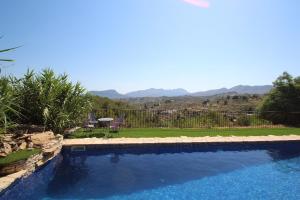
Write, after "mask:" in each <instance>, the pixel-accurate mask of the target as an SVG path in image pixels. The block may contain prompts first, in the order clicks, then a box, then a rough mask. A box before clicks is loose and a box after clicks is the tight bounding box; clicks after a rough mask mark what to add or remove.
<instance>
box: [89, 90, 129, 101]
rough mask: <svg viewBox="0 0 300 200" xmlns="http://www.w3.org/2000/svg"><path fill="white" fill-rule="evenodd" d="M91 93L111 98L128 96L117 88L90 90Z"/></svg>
mask: <svg viewBox="0 0 300 200" xmlns="http://www.w3.org/2000/svg"><path fill="white" fill-rule="evenodd" d="M90 93H91V94H93V95H96V96H100V97H107V98H110V99H122V98H126V97H125V95H123V94H120V93H118V92H117V91H116V90H103V91H90Z"/></svg>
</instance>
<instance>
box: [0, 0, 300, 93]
mask: <svg viewBox="0 0 300 200" xmlns="http://www.w3.org/2000/svg"><path fill="white" fill-rule="evenodd" d="M299 10H300V1H298V0H288V1H283V0H263V1H262V0H88V1H87V0H45V1H41V0H26V1H20V0H1V6H0V24H1V28H0V35H4V38H2V39H1V40H0V47H1V48H6V47H11V46H15V45H23V47H22V48H20V49H18V50H16V51H14V52H11V53H7V54H6V55H5V56H4V55H3V56H4V57H8V58H14V59H15V60H16V62H15V63H14V64H13V65H11V64H9V65H6V67H5V70H4V71H5V72H6V73H11V74H15V75H17V76H20V75H22V74H23V73H24V72H26V70H27V68H31V69H35V70H37V71H39V70H40V69H43V68H46V67H51V68H53V69H54V70H55V71H56V72H58V73H64V72H66V73H68V74H69V75H70V78H71V79H72V81H79V82H81V83H82V84H83V85H84V86H85V87H86V88H87V89H88V90H103V89H111V88H114V89H117V90H118V91H120V92H127V91H132V90H138V89H146V88H150V87H154V88H166V89H170V88H185V89H187V90H189V91H201V90H207V89H214V88H220V87H231V86H235V85H238V84H249V85H262V84H271V83H272V81H273V80H274V79H275V78H276V77H277V76H278V75H279V74H281V73H282V72H283V71H288V72H289V73H291V74H292V75H295V76H296V75H300V64H299V63H300V20H299V19H300V12H299ZM3 56H2V57H3Z"/></svg>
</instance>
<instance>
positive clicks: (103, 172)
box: [0, 142, 300, 200]
mask: <svg viewBox="0 0 300 200" xmlns="http://www.w3.org/2000/svg"><path fill="white" fill-rule="evenodd" d="M0 199H13V200H18V199H26V200H27V199H30V200H34V199H44V200H64V199H68V200H70V199H107V200H126V199H132V200H135V199H136V200H142V199H150V200H151V199H158V200H162V199H163V200H168V199H188V200H193V199H195V200H199V199H237V200H241V199H255V200H257V199H289V200H296V199H297V200H298V199H300V143H297V142H293V143H291V142H289V143H275V144H273V143H272V144H270V143H269V144H227V145H217V144H210V145H188V144H186V145H167V146H166V145H164V146H157V145H156V146H153V145H151V146H139V147H138V146H129V147H120V146H119V147H109V148H108V147H105V148H104V147H101V148H100V147H90V148H88V149H87V150H86V151H85V152H72V151H71V150H70V149H64V150H63V152H62V153H61V155H60V156H59V157H57V158H56V159H54V160H53V161H51V162H50V163H49V164H48V165H46V166H45V167H44V168H42V169H40V170H39V171H37V172H35V173H34V174H33V175H31V176H29V177H28V178H25V179H23V180H21V181H19V182H18V183H16V184H15V185H14V186H12V187H11V188H9V189H8V190H7V191H5V193H3V194H2V195H1V196H0Z"/></svg>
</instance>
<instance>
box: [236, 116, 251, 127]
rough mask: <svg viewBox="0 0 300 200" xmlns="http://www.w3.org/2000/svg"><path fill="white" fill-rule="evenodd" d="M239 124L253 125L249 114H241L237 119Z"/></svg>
mask: <svg viewBox="0 0 300 200" xmlns="http://www.w3.org/2000/svg"><path fill="white" fill-rule="evenodd" d="M237 124H238V125H239V126H250V125H251V120H250V118H249V117H248V116H244V115H243V116H240V117H239V118H238V119H237Z"/></svg>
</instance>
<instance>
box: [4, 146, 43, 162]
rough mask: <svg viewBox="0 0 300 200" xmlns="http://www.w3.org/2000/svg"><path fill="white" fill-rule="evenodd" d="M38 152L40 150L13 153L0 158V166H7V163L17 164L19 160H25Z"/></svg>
mask: <svg viewBox="0 0 300 200" xmlns="http://www.w3.org/2000/svg"><path fill="white" fill-rule="evenodd" d="M40 152H41V150H40V149H32V150H29V149H25V150H19V151H16V152H13V153H11V154H9V155H8V156H6V157H4V158H0V166H3V165H7V164H9V163H13V162H17V161H20V160H26V159H27V158H29V157H30V156H32V155H35V154H38V153H40Z"/></svg>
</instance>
